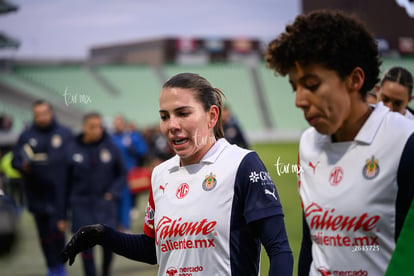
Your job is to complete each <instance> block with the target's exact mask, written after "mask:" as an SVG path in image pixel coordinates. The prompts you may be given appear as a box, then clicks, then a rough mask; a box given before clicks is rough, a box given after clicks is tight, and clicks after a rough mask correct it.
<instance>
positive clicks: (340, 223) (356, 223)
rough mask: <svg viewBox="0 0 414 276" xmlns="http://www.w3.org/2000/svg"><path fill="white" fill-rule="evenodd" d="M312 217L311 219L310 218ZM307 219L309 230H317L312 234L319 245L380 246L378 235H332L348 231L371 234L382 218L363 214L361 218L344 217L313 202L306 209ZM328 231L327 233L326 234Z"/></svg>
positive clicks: (313, 239)
mask: <svg viewBox="0 0 414 276" xmlns="http://www.w3.org/2000/svg"><path fill="white" fill-rule="evenodd" d="M310 216H311V218H309V217H310ZM305 217H306V218H307V221H308V225H309V228H310V229H311V230H316V231H317V233H315V231H314V232H312V234H311V238H312V241H313V242H314V243H316V244H319V245H325V246H336V247H341V246H347V247H349V246H364V245H379V242H378V237H377V236H376V235H370V236H368V235H363V236H354V235H351V234H348V233H335V234H327V233H331V231H334V232H338V231H347V232H354V233H355V232H357V231H364V232H371V231H373V230H374V229H375V228H376V227H377V224H378V221H379V219H380V216H378V215H374V216H370V215H368V213H363V214H361V215H360V216H353V217H351V216H344V215H341V214H336V213H335V208H332V209H327V210H326V209H325V210H324V209H323V208H322V207H320V206H319V205H318V204H316V203H315V202H313V203H312V204H310V205H309V206H308V207H307V208H306V209H305ZM325 231H326V232H325Z"/></svg>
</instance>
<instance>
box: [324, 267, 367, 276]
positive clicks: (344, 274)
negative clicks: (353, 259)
mask: <svg viewBox="0 0 414 276" xmlns="http://www.w3.org/2000/svg"><path fill="white" fill-rule="evenodd" d="M318 272H319V273H321V274H320V275H321V276H331V275H332V276H367V275H368V271H366V270H362V269H361V270H359V271H357V270H334V271H333V272H330V271H329V269H327V268H326V267H323V266H320V267H318Z"/></svg>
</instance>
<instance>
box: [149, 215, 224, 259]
mask: <svg viewBox="0 0 414 276" xmlns="http://www.w3.org/2000/svg"><path fill="white" fill-rule="evenodd" d="M216 225H217V221H208V220H207V219H202V220H201V221H193V222H188V221H182V218H181V217H180V218H178V219H171V218H169V217H167V216H163V217H162V218H161V219H160V220H159V222H158V223H157V226H156V227H155V232H156V240H155V242H156V244H157V245H160V247H161V252H167V251H171V250H181V249H191V248H210V247H215V243H214V242H215V239H214V238H213V239H209V238H200V239H191V236H198V235H201V236H208V235H210V234H213V235H215V233H213V232H214V231H215V229H216ZM184 237H185V238H184ZM172 239H174V240H172Z"/></svg>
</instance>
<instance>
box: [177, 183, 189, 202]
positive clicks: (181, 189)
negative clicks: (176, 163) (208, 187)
mask: <svg viewBox="0 0 414 276" xmlns="http://www.w3.org/2000/svg"><path fill="white" fill-rule="evenodd" d="M189 190H190V185H188V184H187V183H182V184H180V186H178V188H177V191H176V192H175V196H176V197H177V198H178V199H183V198H184V197H185V196H186V195H187V194H188V191H189Z"/></svg>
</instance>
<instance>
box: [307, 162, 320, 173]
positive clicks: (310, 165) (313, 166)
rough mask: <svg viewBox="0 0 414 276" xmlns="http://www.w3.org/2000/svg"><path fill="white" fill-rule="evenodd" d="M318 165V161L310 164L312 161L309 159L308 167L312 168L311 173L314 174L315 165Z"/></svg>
mask: <svg viewBox="0 0 414 276" xmlns="http://www.w3.org/2000/svg"><path fill="white" fill-rule="evenodd" d="M318 165H319V161H318V162H316V163H315V165H314V164H312V162H311V161H309V167H311V168H312V169H313V174H315V170H316V167H317V166H318Z"/></svg>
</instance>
